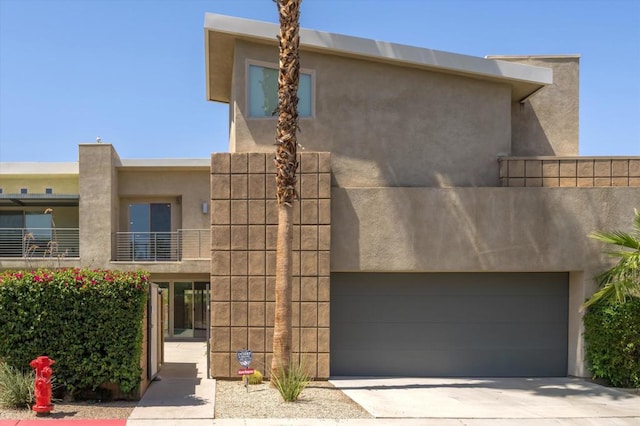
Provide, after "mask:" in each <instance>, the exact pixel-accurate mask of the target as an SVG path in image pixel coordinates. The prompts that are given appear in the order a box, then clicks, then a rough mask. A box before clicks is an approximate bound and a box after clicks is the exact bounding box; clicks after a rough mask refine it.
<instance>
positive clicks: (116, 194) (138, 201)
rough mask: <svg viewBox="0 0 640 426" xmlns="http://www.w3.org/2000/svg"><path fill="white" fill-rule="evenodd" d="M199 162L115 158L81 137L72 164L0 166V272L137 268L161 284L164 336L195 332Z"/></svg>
mask: <svg viewBox="0 0 640 426" xmlns="http://www.w3.org/2000/svg"><path fill="white" fill-rule="evenodd" d="M209 163H210V162H209V160H169V161H167V160H120V158H119V157H118V155H117V153H116V152H115V150H114V149H113V147H112V146H111V145H109V144H82V145H80V147H79V161H78V162H77V163H49V164H47V163H0V188H1V190H2V193H1V194H0V270H1V269H17V268H35V267H60V266H83V267H89V268H111V269H121V270H134V269H145V270H148V271H150V272H151V278H152V279H153V280H154V281H155V282H156V283H158V284H159V285H160V287H164V288H166V289H167V294H168V297H165V298H164V301H165V307H164V311H165V316H164V318H165V324H164V329H165V337H166V338H168V339H171V338H201V339H202V338H205V337H206V333H207V326H208V307H207V300H208V297H207V296H208V294H207V289H208V286H209V275H210V273H209V262H210V261H209V259H210V253H209V251H210V245H211V243H210V240H211V237H210V224H209V197H210V196H209V170H210V165H209Z"/></svg>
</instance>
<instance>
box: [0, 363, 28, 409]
mask: <svg viewBox="0 0 640 426" xmlns="http://www.w3.org/2000/svg"><path fill="white" fill-rule="evenodd" d="M34 381H35V374H34V372H33V370H31V371H27V372H24V371H22V370H19V369H17V368H15V367H12V366H10V365H8V364H6V363H0V407H5V408H29V407H30V406H31V405H33V403H34V402H35V401H34V394H33V383H34Z"/></svg>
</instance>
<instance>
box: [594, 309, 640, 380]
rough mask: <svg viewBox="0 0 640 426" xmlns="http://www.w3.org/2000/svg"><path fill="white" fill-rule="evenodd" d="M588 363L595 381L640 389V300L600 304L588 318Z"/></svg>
mask: <svg viewBox="0 0 640 426" xmlns="http://www.w3.org/2000/svg"><path fill="white" fill-rule="evenodd" d="M584 328H585V332H584V338H585V342H586V360H587V363H588V366H589V368H590V370H591V372H592V374H593V376H594V378H602V379H605V380H607V381H608V382H609V383H610V384H611V385H613V386H618V387H625V388H630V387H635V388H637V387H640V298H636V297H634V298H629V299H627V301H626V302H624V303H613V302H612V303H597V304H595V305H592V306H591V307H590V308H589V309H588V310H587V312H586V313H585V315H584Z"/></svg>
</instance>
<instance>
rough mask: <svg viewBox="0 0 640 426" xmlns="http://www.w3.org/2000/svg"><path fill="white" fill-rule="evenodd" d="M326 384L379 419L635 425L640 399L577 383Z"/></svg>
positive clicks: (343, 381)
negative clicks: (337, 389)
mask: <svg viewBox="0 0 640 426" xmlns="http://www.w3.org/2000/svg"><path fill="white" fill-rule="evenodd" d="M330 381H331V383H333V385H334V386H336V387H337V388H339V389H341V390H342V391H343V392H344V393H345V394H347V395H348V396H349V397H350V398H351V399H353V400H354V401H355V402H357V403H358V404H360V405H361V406H362V407H363V408H364V409H366V410H367V411H368V412H369V413H371V414H372V415H374V416H375V417H376V418H381V419H383V418H386V419H394V418H395V419H397V418H406V419H409V418H414V419H441V420H444V419H491V423H492V424H495V423H496V422H497V423H501V424H502V423H504V424H508V423H510V422H513V420H515V419H518V420H520V421H521V422H523V423H526V424H540V423H547V421H549V422H550V423H554V424H558V423H562V424H574V422H575V424H602V423H604V422H606V423H607V424H618V425H626V424H640V395H637V394H630V393H627V392H623V391H619V390H615V389H610V388H607V387H604V386H600V385H597V384H594V383H591V382H587V381H584V380H580V379H571V378H473V379H464V378H361V377H357V378H356V377H338V378H333V379H331V380H330ZM501 419H504V420H501ZM554 419H557V420H559V421H557V422H556V421H554ZM474 424H475V422H474ZM483 424H484V423H483ZM487 424H488V423H487Z"/></svg>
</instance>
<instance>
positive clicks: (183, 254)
mask: <svg viewBox="0 0 640 426" xmlns="http://www.w3.org/2000/svg"><path fill="white" fill-rule="evenodd" d="M210 238H211V236H210V231H209V230H208V229H180V230H178V231H177V232H116V233H115V234H114V239H115V241H114V248H115V250H114V251H115V253H114V260H115V261H119V262H178V261H181V260H185V259H208V258H210V254H209V251H210V248H211V240H210Z"/></svg>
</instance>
